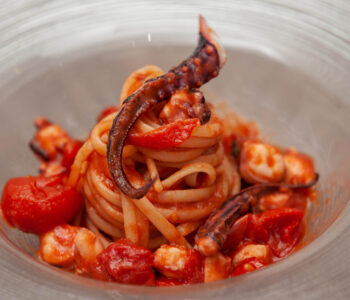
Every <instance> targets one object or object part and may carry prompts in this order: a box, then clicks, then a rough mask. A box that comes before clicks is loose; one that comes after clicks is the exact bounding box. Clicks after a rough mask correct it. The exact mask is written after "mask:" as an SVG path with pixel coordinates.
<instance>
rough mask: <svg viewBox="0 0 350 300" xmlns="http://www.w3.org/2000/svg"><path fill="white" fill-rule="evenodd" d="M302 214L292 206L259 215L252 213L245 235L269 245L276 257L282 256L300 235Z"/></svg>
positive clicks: (286, 253) (291, 248)
mask: <svg viewBox="0 0 350 300" xmlns="http://www.w3.org/2000/svg"><path fill="white" fill-rule="evenodd" d="M303 216H304V213H303V212H302V211H300V210H297V209H293V208H283V209H272V210H268V211H266V212H264V213H262V214H261V215H253V216H252V218H251V222H250V223H249V224H248V227H247V231H246V237H247V238H249V239H251V240H254V241H255V242H263V243H265V244H267V245H269V246H270V247H271V250H272V252H273V254H274V255H275V256H276V257H284V256H286V255H288V254H289V253H290V252H291V251H292V250H293V248H294V247H295V246H296V244H297V243H298V241H299V240H300V238H301V236H302V226H301V221H302V218H303Z"/></svg>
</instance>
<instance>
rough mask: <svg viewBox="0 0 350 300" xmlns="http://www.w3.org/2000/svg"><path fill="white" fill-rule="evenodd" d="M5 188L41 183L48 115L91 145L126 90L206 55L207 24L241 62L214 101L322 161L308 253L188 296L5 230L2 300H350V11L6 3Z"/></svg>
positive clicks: (221, 4) (1, 116)
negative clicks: (59, 256) (86, 274)
mask: <svg viewBox="0 0 350 300" xmlns="http://www.w3.org/2000/svg"><path fill="white" fill-rule="evenodd" d="M0 7H1V9H0V79H1V80H0V95H1V97H0V120H1V128H0V142H1V155H0V160H1V164H0V166H1V169H0V187H2V186H3V185H4V183H5V181H6V180H7V179H8V178H10V177H13V176H22V175H25V174H33V173H35V172H36V166H37V162H36V161H35V159H34V158H33V157H32V154H31V153H30V151H29V149H28V147H27V143H28V141H29V140H30V138H31V136H32V134H33V132H34V128H33V127H32V126H31V124H32V120H33V119H34V118H35V117H37V116H40V115H43V116H46V117H48V118H49V119H51V120H53V121H55V122H57V123H59V124H61V125H62V126H63V127H64V128H65V129H67V130H68V131H69V132H71V133H72V134H73V135H74V136H76V137H80V138H82V137H85V136H86V135H87V134H88V132H89V130H90V129H91V127H92V126H93V124H94V120H95V117H96V115H97V113H98V112H99V111H100V110H101V109H102V108H103V107H105V106H108V105H111V104H115V103H117V101H118V96H119V92H120V88H121V85H122V82H123V80H124V79H125V78H126V76H128V74H130V72H131V71H133V70H134V69H136V68H139V67H141V66H143V65H145V64H148V63H152V64H157V65H160V66H161V67H162V68H164V69H165V70H166V69H169V68H170V67H172V66H174V65H176V64H177V63H179V62H180V61H181V60H183V59H184V58H185V57H187V56H188V55H189V54H190V53H191V52H192V50H193V48H194V46H195V44H196V41H197V31H198V24H197V23H198V14H202V15H203V16H205V17H206V19H207V20H208V22H209V24H210V25H211V26H212V27H213V28H214V29H215V31H216V32H217V33H218V35H219V36H220V37H221V39H222V41H223V43H224V45H225V48H226V50H227V52H228V62H227V64H226V66H225V67H224V69H223V71H222V73H221V75H220V76H219V77H218V78H217V79H216V80H215V81H213V82H211V83H210V84H208V85H207V86H206V87H205V88H204V91H205V93H206V95H207V100H208V101H218V100H224V101H226V102H227V103H228V104H229V105H230V106H232V107H234V108H235V109H236V110H237V111H239V112H240V113H241V114H242V115H244V116H246V117H247V118H251V119H254V120H256V121H257V122H258V123H259V124H260V125H261V128H262V132H263V134H264V136H265V137H267V139H268V140H269V141H271V142H273V143H275V144H279V145H281V146H291V145H293V146H295V147H296V148H298V149H300V150H302V151H304V152H306V153H309V154H311V155H312V156H313V157H314V158H315V161H316V166H317V170H318V172H319V173H320V176H321V177H320V178H321V179H320V182H319V184H318V191H319V201H318V202H317V203H314V204H313V205H312V207H311V210H310V215H309V224H310V225H309V228H308V232H307V235H306V237H305V241H304V244H305V246H304V247H303V248H302V249H300V250H299V251H297V252H296V253H294V254H293V255H291V256H290V257H288V258H287V259H284V260H283V261H281V262H279V263H276V264H273V265H271V266H269V267H267V268H264V269H263V270H260V271H257V272H254V273H251V274H247V275H244V276H240V277H236V278H232V279H227V280H224V281H220V282H216V283H212V284H205V285H204V284H201V285H195V286H184V287H175V288H145V287H138V286H125V285H120V284H116V283H104V282H98V281H94V280H90V279H86V278H82V277H78V276H74V275H72V274H68V273H67V272H64V271H62V270H59V269H57V268H54V267H51V266H47V265H45V264H43V263H42V262H40V261H39V260H38V259H37V258H35V250H36V247H37V240H36V238H35V237H33V236H31V235H26V234H23V233H21V232H19V231H17V230H14V229H10V228H8V227H7V226H6V225H5V224H4V223H3V222H2V223H0V229H1V231H0V298H1V299H50V298H51V299H102V298H103V299H164V298H169V299H180V298H181V299H184V298H186V299H209V298H213V299H214V298H215V299H228V298H234V299H269V300H271V299H293V300H294V299H318V300H319V299H349V298H350V285H349V278H350V271H349V270H350V256H349V255H348V249H349V247H350V231H349V230H348V227H349V225H350V208H349V204H348V203H349V198H350V197H349V196H350V192H349V190H350V185H349V183H350V162H349V158H348V156H349V153H350V84H349V78H350V22H349V17H350V4H349V2H347V1H331V0H328V1H326V0H324V1H295V0H290V1H286V0H284V1H282V0H281V1H277V0H276V1H273V0H270V1H268V0H264V1H262V0H256V1H254V0H251V1H243V0H242V1H238V0H236V1H229V0H226V1H225V0H221V1H204V0H201V1H195V0H191V1H183V2H180V1H155V0H154V1H151V0H140V1H136V0H135V1H130V0H129V1H126V0H122V1H112V0H110V1H108V0H99V1H83V0H80V1H78V0H76V1H71V0H69V1H68V0H62V1H39V0H37V1H34V0H27V1H11V2H9V1H4V0H3V1H0Z"/></svg>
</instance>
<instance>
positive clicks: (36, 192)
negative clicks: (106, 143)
mask: <svg viewBox="0 0 350 300" xmlns="http://www.w3.org/2000/svg"><path fill="white" fill-rule="evenodd" d="M83 202H84V198H83V196H82V195H81V194H80V193H78V192H77V191H76V190H75V189H74V188H73V187H69V186H64V185H63V183H62V178H61V177H60V176H53V177H43V176H37V177H33V176H28V177H18V178H12V179H10V180H9V181H8V182H7V183H6V185H5V187H4V190H3V193H2V198H1V209H2V211H3V215H4V217H5V219H6V220H7V221H8V222H9V223H10V225H12V226H15V227H17V228H19V229H21V230H22V231H25V232H33V233H44V232H47V231H48V230H50V229H51V228H53V227H55V226H56V225H60V224H65V223H67V222H69V221H70V220H72V219H73V218H74V217H75V216H76V215H77V214H78V212H79V211H80V209H81V206H82V204H83Z"/></svg>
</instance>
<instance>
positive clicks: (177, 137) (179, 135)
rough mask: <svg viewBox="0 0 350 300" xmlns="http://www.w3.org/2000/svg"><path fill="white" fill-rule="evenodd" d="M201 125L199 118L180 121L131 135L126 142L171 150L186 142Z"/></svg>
mask: <svg viewBox="0 0 350 300" xmlns="http://www.w3.org/2000/svg"><path fill="white" fill-rule="evenodd" d="M199 124H200V123H199V120H198V118H195V119H187V120H178V121H175V122H173V123H170V124H167V125H164V126H161V127H159V128H157V129H154V130H152V131H149V132H147V133H132V134H129V136H128V138H127V140H126V142H127V143H128V144H131V145H134V146H141V147H147V148H153V149H164V148H171V147H174V146H177V145H179V144H182V143H183V142H184V141H186V140H187V139H188V138H189V137H190V136H191V133H192V130H193V129H194V128H195V127H196V126H198V125H199Z"/></svg>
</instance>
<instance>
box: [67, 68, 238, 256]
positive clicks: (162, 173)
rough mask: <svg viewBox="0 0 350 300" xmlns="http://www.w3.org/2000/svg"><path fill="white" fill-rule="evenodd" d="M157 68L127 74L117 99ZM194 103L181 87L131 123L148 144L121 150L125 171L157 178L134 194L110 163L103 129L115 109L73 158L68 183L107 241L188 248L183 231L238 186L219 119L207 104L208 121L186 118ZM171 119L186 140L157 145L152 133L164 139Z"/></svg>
mask: <svg viewBox="0 0 350 300" xmlns="http://www.w3.org/2000/svg"><path fill="white" fill-rule="evenodd" d="M162 73H163V72H162V70H160V69H159V68H158V67H155V66H151V65H149V66H146V67H144V68H142V69H139V70H137V71H135V72H134V73H133V74H131V76H130V77H129V78H128V79H127V80H126V82H125V84H124V86H123V89H122V93H121V97H120V98H121V99H122V100H124V99H126V98H127V97H128V96H129V95H131V94H132V93H133V92H135V90H136V89H138V88H139V87H140V86H142V84H143V83H144V81H145V80H147V79H149V78H152V77H157V76H159V75H161V74H162ZM193 101H196V95H195V93H193V92H192V93H191V92H188V91H178V92H177V93H175V94H174V95H173V96H172V98H171V100H170V101H169V102H167V103H165V104H164V103H163V104H161V105H158V106H156V107H154V108H152V109H151V110H149V111H147V112H146V113H144V114H143V115H142V116H141V117H140V118H139V119H138V120H137V122H136V123H135V125H134V126H133V128H132V130H131V132H130V135H131V137H133V136H134V137H139V136H144V137H145V138H146V139H147V140H146V142H148V143H150V144H149V145H144V146H136V145H132V143H134V144H142V141H141V142H139V141H138V140H136V139H135V140H136V142H135V141H133V140H132V139H130V142H128V141H127V145H126V146H125V147H124V150H123V164H124V170H125V171H126V174H127V177H128V179H129V180H130V182H132V183H133V185H135V186H137V185H142V184H143V183H144V182H145V181H149V180H150V178H156V180H155V182H154V185H153V187H152V188H151V189H150V190H149V192H148V193H147V194H146V195H145V197H143V198H142V199H139V200H136V199H131V198H129V197H128V196H126V195H124V194H123V193H121V192H120V191H119V189H118V188H117V187H116V185H115V184H114V182H113V179H112V177H111V175H110V172H109V169H108V166H107V159H106V155H107V152H106V149H107V142H108V135H109V131H110V129H111V126H112V123H113V120H114V118H115V116H116V115H117V113H118V109H117V108H115V110H116V111H115V112H113V113H111V114H109V115H107V116H105V117H103V118H102V120H100V121H99V122H98V124H97V125H96V126H95V127H94V129H93V130H92V131H91V134H90V137H89V139H88V140H87V141H86V142H85V143H84V145H83V146H82V148H81V149H80V151H79V153H78V155H77V157H76V159H75V162H74V164H73V166H72V171H71V174H70V178H69V182H70V183H71V184H73V185H77V186H78V190H79V191H82V193H83V194H84V195H85V198H86V215H87V216H86V221H87V225H88V227H89V228H90V229H91V230H93V231H94V232H96V233H98V234H100V233H101V232H102V233H103V235H102V236H101V235H100V236H101V238H102V240H104V241H105V243H108V241H107V240H106V239H105V235H108V236H109V238H110V239H112V240H119V239H121V238H123V237H126V238H128V239H129V240H130V241H132V242H133V243H135V244H137V245H141V246H143V247H146V248H149V249H156V248H158V247H159V246H160V245H162V244H166V243H176V244H180V245H184V246H187V245H188V243H189V242H190V240H189V241H187V240H186V238H185V237H186V236H191V233H193V232H194V231H195V230H196V229H197V228H198V227H199V226H200V225H201V224H202V223H203V221H204V220H205V219H206V218H207V217H208V216H209V214H210V213H211V212H212V211H213V210H214V209H215V208H217V207H219V206H220V205H221V204H222V203H223V202H224V201H225V200H226V199H227V198H229V197H230V196H232V195H234V194H235V193H237V192H238V191H240V176H239V174H238V171H237V163H236V161H235V159H234V158H233V157H232V156H230V155H227V154H226V153H225V151H224V146H223V124H222V121H221V120H220V119H219V118H218V117H217V116H216V115H215V113H214V112H213V110H212V114H211V117H210V120H209V122H207V123H206V124H203V125H200V124H199V122H197V120H196V119H192V118H190V117H189V112H188V110H189V108H191V106H192V105H193ZM110 110H111V108H110V109H109V111H110ZM168 124H171V126H172V127H170V128H169V130H167V131H164V132H161V134H160V135H157V136H156V138H154V139H153V140H152V142H150V141H149V140H150V135H151V134H152V133H153V134H154V132H155V131H156V130H157V129H159V128H164V127H166V126H167V125H168ZM174 124H176V125H177V127H178V128H179V130H180V131H181V132H182V136H181V137H184V138H185V141H184V142H182V143H180V144H179V145H178V146H174V147H171V148H165V147H162V148H161V149H159V148H154V147H153V144H155V145H156V147H157V140H156V139H159V140H158V144H160V143H166V142H164V140H165V139H166V138H169V136H172V135H174V126H173V125H174ZM178 128H176V130H178ZM185 131H186V132H185ZM149 133H151V134H149ZM181 137H180V138H181ZM171 138H174V139H176V138H178V137H177V136H175V137H171ZM171 142H173V141H171ZM152 143H153V144H152ZM110 239H109V240H110Z"/></svg>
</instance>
